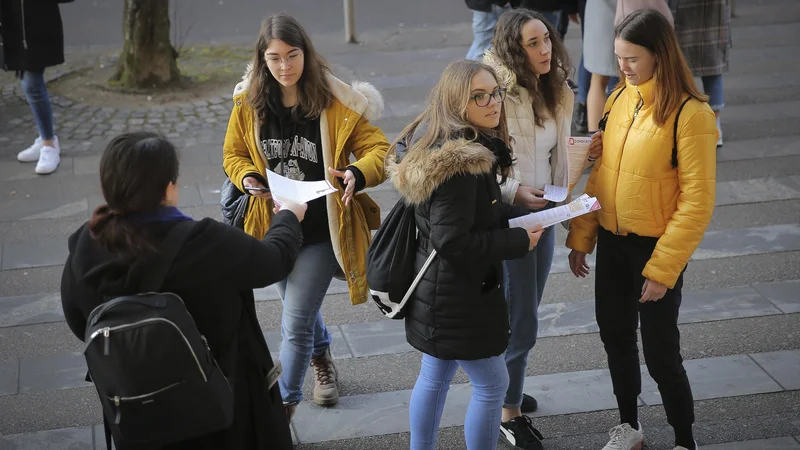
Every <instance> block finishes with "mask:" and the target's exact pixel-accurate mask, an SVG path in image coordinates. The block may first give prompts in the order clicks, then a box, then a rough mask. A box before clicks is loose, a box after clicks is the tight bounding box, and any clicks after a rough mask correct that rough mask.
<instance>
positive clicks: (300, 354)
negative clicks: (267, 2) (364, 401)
mask: <svg viewBox="0 0 800 450" xmlns="http://www.w3.org/2000/svg"><path fill="white" fill-rule="evenodd" d="M233 101H234V106H233V111H232V112H231V118H230V122H229V123H228V132H227V134H226V136H225V144H224V148H223V162H222V164H223V166H224V168H225V173H227V174H228V176H229V177H230V179H231V181H232V182H233V183H234V184H235V185H236V187H238V188H239V190H240V191H242V192H245V193H248V194H250V196H251V197H250V198H249V204H248V209H247V214H246V216H245V219H244V230H245V231H246V232H247V233H248V234H250V235H253V236H255V237H257V238H259V239H260V238H262V237H263V236H264V234H265V233H266V232H267V230H268V229H269V228H270V224H271V221H272V214H271V212H272V198H271V194H270V192H269V187H268V185H267V180H266V171H267V170H271V171H273V172H276V173H278V174H281V175H284V176H286V177H288V178H291V179H293V180H300V181H320V180H328V181H329V182H330V183H331V184H332V185H334V186H337V187H339V189H340V192H339V194H338V195H337V194H332V195H328V196H326V197H322V198H319V199H317V200H312V201H310V202H309V203H308V212H307V213H306V218H305V220H304V221H303V224H302V226H303V248H302V249H301V251H300V255H299V256H298V258H297V264H296V265H295V270H293V271H292V272H291V273H290V274H289V276H288V277H287V278H285V279H284V280H282V281H280V282H278V283H277V289H278V293H279V294H280V297H281V299H282V301H283V316H282V318H281V334H282V336H283V344H282V345H281V364H282V366H283V374H282V375H281V377H280V387H281V392H282V393H283V398H284V401H285V402H286V405H287V413H289V414H290V415H291V414H292V413H293V412H294V409H295V405H297V403H298V402H300V400H301V399H302V395H303V391H302V387H303V379H304V377H305V373H306V370H307V369H308V366H309V362H310V363H311V365H312V366H313V367H314V372H315V375H316V376H315V385H314V401H315V402H316V403H317V404H320V405H333V404H335V403H336V402H337V401H338V400H339V392H338V388H337V373H336V368H335V367H334V365H333V359H332V358H331V353H330V345H331V334H330V333H329V332H328V330H327V328H326V327H325V324H324V322H323V320H322V315H321V314H320V308H321V306H322V301H323V300H324V298H325V294H326V291H327V289H328V286H329V285H330V282H331V279H332V278H333V277H334V275H335V274H337V273H339V274H341V273H343V274H344V277H345V279H346V280H347V285H348V287H349V293H350V299H351V301H352V302H353V303H354V304H359V303H363V302H366V300H367V291H368V288H367V280H366V274H365V272H366V252H367V247H368V245H369V242H370V239H371V233H370V227H369V225H368V223H372V222H371V221H368V220H367V218H368V217H369V218H370V219H374V220H375V221H379V220H380V217H379V214H380V212H379V211H377V208H374V203H372V206H373V207H372V208H370V207H362V202H363V203H364V204H368V203H370V201H369V197H367V196H366V194H360V195H354V194H355V193H356V192H358V191H360V190H361V189H363V188H365V187H370V186H375V185H378V184H380V183H381V182H383V180H384V173H383V160H384V157H385V156H386V150H387V149H388V148H389V143H388V142H387V140H386V137H385V136H384V135H383V133H382V132H381V130H380V129H378V128H377V127H375V126H373V125H371V124H370V121H373V120H377V119H378V118H379V116H380V113H381V110H382V108H383V99H382V98H381V96H380V93H378V91H377V90H376V89H375V88H374V87H372V86H371V85H369V84H366V83H354V84H353V85H352V86H350V85H347V84H345V83H344V82H342V81H341V80H339V79H338V78H336V77H334V76H333V75H332V74H331V71H330V69H329V68H328V66H327V65H326V63H325V60H324V59H323V58H322V56H321V55H319V54H318V53H316V51H315V50H314V46H313V44H312V42H311V39H310V38H309V37H308V35H307V34H306V32H305V31H304V30H303V28H302V27H301V26H300V24H298V23H297V21H296V20H295V19H294V18H292V17H290V16H287V15H283V14H278V15H274V16H270V17H268V18H267V19H265V20H264V22H263V24H262V25H261V32H260V33H259V36H258V40H257V43H256V52H255V55H254V59H253V64H252V66H251V67H248V71H247V74H246V75H245V77H244V80H243V81H242V82H241V83H239V84H238V85H237V86H236V89H235V90H234V97H233ZM351 156H355V161H354V162H352V163H351V162H350V160H351V158H350V157H351ZM337 179H339V182H337V181H336V180H337Z"/></svg>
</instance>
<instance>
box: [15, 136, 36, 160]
mask: <svg viewBox="0 0 800 450" xmlns="http://www.w3.org/2000/svg"><path fill="white" fill-rule="evenodd" d="M41 150H42V138H40V137H38V138H36V140H35V141H33V145H31V146H30V147H28V148H26V149H25V150H23V151H21V152H19V153H17V161H19V162H24V163H28V162H36V161H39V151H41Z"/></svg>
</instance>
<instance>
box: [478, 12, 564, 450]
mask: <svg viewBox="0 0 800 450" xmlns="http://www.w3.org/2000/svg"><path fill="white" fill-rule="evenodd" d="M492 47H493V49H492V50H490V51H489V52H487V53H486V55H485V56H484V62H486V63H487V64H489V65H491V66H493V67H494V69H495V71H496V72H497V74H498V76H499V77H500V79H501V84H503V85H504V87H506V88H507V89H508V94H507V98H506V103H505V106H506V117H507V121H508V131H509V134H510V135H511V136H512V150H513V151H514V157H515V158H516V166H515V167H514V170H513V172H512V175H511V176H510V177H509V178H508V180H507V182H506V183H505V184H504V185H503V186H502V187H501V189H502V191H503V200H504V201H505V202H506V203H513V204H515V205H519V206H523V207H525V208H528V209H529V210H531V211H536V210H542V209H545V208H549V207H552V206H553V205H552V204H551V203H550V202H549V201H547V200H545V199H543V198H542V196H543V195H544V191H543V190H544V187H545V185H547V184H553V185H557V186H567V182H568V180H567V177H566V174H567V169H568V167H567V149H566V139H567V137H568V136H569V132H570V123H571V119H572V108H573V104H574V97H573V94H572V91H571V90H570V89H569V87H568V86H567V83H566V80H567V75H568V73H569V71H570V61H569V55H568V54H567V49H566V47H564V44H563V43H562V42H561V39H560V38H559V35H558V32H557V31H556V30H555V29H554V28H553V27H552V26H551V25H550V24H549V23H548V22H547V21H546V20H545V18H544V17H543V16H542V15H541V14H539V13H537V12H533V11H530V10H527V9H515V10H513V11H510V12H507V13H505V14H503V16H502V17H500V20H499V21H498V23H497V27H496V28H495V35H494V40H493V42H492ZM554 247H555V230H554V229H553V228H552V227H551V228H548V229H546V230H545V231H544V233H543V234H542V237H541V238H540V240H539V244H538V245H537V246H536V248H535V249H534V250H533V251H531V252H529V253H528V255H527V256H526V257H525V258H523V259H517V260H513V261H506V262H505V263H504V264H505V290H506V299H507V300H508V304H509V320H510V322H511V339H510V341H509V344H508V349H507V350H506V355H505V359H506V366H507V368H508V373H509V378H510V384H509V388H508V391H507V392H506V398H505V402H504V405H503V423H502V425H501V433H500V436H501V437H502V438H503V439H504V440H506V441H507V442H508V443H510V444H511V446H514V447H517V448H523V449H541V448H542V444H541V439H542V437H541V434H539V432H538V431H536V429H535V428H534V427H533V425H532V423H531V421H530V419H529V418H528V417H527V416H523V415H522V412H523V411H525V412H532V411H534V410H535V409H536V400H535V399H534V398H532V397H530V396H527V395H525V396H524V397H525V398H524V400H523V393H522V385H523V381H524V378H525V367H526V365H527V359H528V352H529V351H530V350H531V349H532V348H533V346H534V344H535V343H536V334H537V332H538V324H537V323H538V308H539V302H540V301H541V299H542V293H543V292H544V285H545V282H546V281H547V276H548V274H549V272H550V265H551V263H552V261H553V250H554Z"/></svg>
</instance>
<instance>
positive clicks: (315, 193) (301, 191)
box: [267, 170, 336, 203]
mask: <svg viewBox="0 0 800 450" xmlns="http://www.w3.org/2000/svg"><path fill="white" fill-rule="evenodd" d="M267 183H269V191H270V193H272V198H273V199H276V198H277V200H278V201H277V203H280V199H285V200H289V201H292V202H295V203H308V202H310V201H311V200H314V199H317V198H320V197H323V196H325V195H328V194H331V193H334V192H336V189H335V188H334V187H333V186H331V184H330V183H328V181H327V180H321V181H296V180H292V179H289V178H286V177H283V176H280V175H278V174H277V173H275V172H272V171H270V170H267Z"/></svg>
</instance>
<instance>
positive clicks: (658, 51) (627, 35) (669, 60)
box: [614, 9, 708, 125]
mask: <svg viewBox="0 0 800 450" xmlns="http://www.w3.org/2000/svg"><path fill="white" fill-rule="evenodd" d="M614 34H615V36H616V37H617V39H622V40H623V41H626V42H630V43H631V44H635V45H638V46H641V47H644V48H646V49H647V50H649V51H650V52H651V53H653V54H654V55H655V57H656V70H655V73H653V78H655V80H656V92H655V102H654V107H655V116H654V118H655V121H656V124H658V125H664V124H665V123H666V122H667V118H668V117H669V116H670V114H672V113H673V112H674V111H676V110H677V109H678V106H680V104H681V102H682V101H683V96H684V94H688V95H689V96H690V97H693V98H695V99H697V100H700V101H701V102H706V101H708V97H707V96H706V95H703V94H702V93H701V92H700V91H699V90H698V89H697V85H695V83H694V78H693V77H692V71H691V70H689V65H688V64H687V63H686V59H685V58H684V57H683V53H682V52H681V47H680V45H679V44H678V38H677V37H676V36H675V30H673V29H672V25H670V23H669V22H668V21H667V19H666V18H665V17H664V16H663V15H662V14H661V13H660V12H658V11H656V10H654V9H640V10H636V11H634V12H632V13H631V14H630V15H629V16H628V17H626V18H625V20H623V21H622V23H620V24H619V26H617V29H616V31H615V33H614ZM619 74H620V85H619V87H622V86H623V85H624V83H625V74H623V73H622V69H620V73H619Z"/></svg>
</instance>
